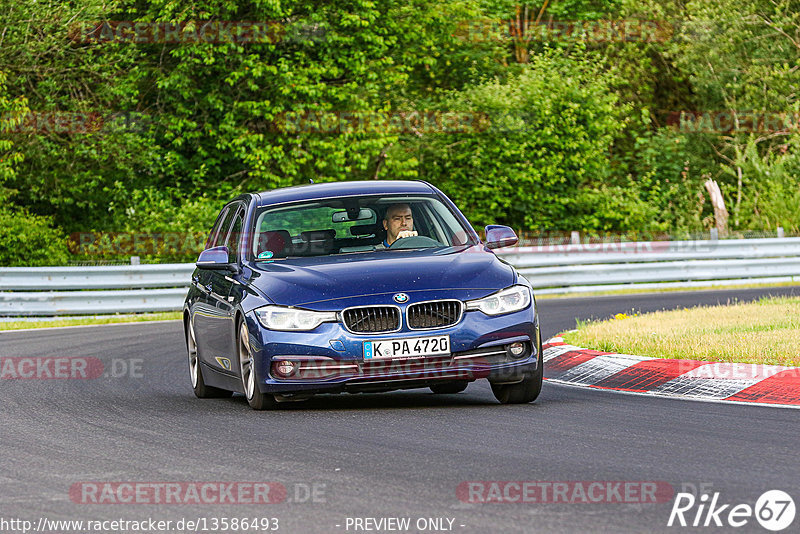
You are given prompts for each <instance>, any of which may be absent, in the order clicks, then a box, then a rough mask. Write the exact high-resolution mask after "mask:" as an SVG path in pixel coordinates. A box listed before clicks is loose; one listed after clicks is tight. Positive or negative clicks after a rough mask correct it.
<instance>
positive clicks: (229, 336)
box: [211, 204, 245, 373]
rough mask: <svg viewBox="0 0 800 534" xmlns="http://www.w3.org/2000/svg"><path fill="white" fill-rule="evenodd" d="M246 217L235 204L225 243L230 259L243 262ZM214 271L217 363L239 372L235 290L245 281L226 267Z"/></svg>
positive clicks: (213, 332)
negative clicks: (240, 258) (240, 256)
mask: <svg viewBox="0 0 800 534" xmlns="http://www.w3.org/2000/svg"><path fill="white" fill-rule="evenodd" d="M244 219H245V207H244V205H242V204H239V205H237V206H236V208H235V215H234V217H233V220H232V222H231V226H230V229H229V231H228V234H227V236H226V237H225V242H224V243H223V244H224V245H225V246H226V247H228V262H229V263H238V262H239V247H240V244H241V241H242V228H243V227H244ZM212 273H213V277H212V279H211V287H212V292H211V298H212V299H214V301H215V307H216V311H217V314H216V315H215V320H214V321H213V322H214V324H213V325H212V326H211V329H212V333H211V335H212V336H213V337H214V345H213V346H214V347H215V350H217V351H218V352H219V356H217V357H216V358H219V359H217V361H216V363H218V364H219V365H220V366H222V367H223V369H225V370H226V371H232V372H235V373H238V371H239V369H238V367H237V366H238V358H237V356H238V353H237V349H238V347H237V345H236V324H235V323H234V321H235V310H236V302H235V296H234V294H235V293H234V291H232V289H233V286H234V284H241V282H239V280H238V278H240V275H239V274H234V273H232V272H230V271H225V270H222V269H219V270H214V271H212Z"/></svg>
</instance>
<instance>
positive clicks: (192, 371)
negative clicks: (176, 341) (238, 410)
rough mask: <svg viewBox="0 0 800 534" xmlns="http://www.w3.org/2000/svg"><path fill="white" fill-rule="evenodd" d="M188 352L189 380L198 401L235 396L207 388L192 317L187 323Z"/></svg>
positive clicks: (223, 390)
mask: <svg viewBox="0 0 800 534" xmlns="http://www.w3.org/2000/svg"><path fill="white" fill-rule="evenodd" d="M185 334H186V352H187V355H188V357H189V379H190V380H191V384H192V389H193V390H194V394H195V396H196V397H197V398H198V399H224V398H225V397H230V396H231V395H233V392H232V391H228V390H227V389H220V388H215V387H212V386H207V385H206V382H205V380H204V379H203V367H202V365H200V359H199V358H198V357H197V337H196V336H195V334H194V321H192V319H191V317H189V318H188V320H187V321H186V332H185Z"/></svg>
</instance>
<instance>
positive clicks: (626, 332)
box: [564, 297, 800, 366]
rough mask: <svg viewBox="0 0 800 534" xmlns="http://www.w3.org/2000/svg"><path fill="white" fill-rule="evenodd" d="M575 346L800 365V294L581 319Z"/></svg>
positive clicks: (572, 335) (573, 335)
mask: <svg viewBox="0 0 800 534" xmlns="http://www.w3.org/2000/svg"><path fill="white" fill-rule="evenodd" d="M564 340H565V341H566V342H567V343H570V344H572V345H576V346H579V347H584V348H589V349H595V350H601V351H605V352H616V353H620V354H635V355H637V356H648V357H653V358H675V359H692V360H703V361H722V362H740V363H756V364H774V365H788V366H800V298H798V297H765V298H762V299H761V300H759V301H756V302H750V303H733V304H729V305H727V306H701V307H697V308H691V309H683V310H671V311H660V312H655V313H647V314H642V315H638V314H637V315H633V316H628V315H626V314H624V313H620V314H617V315H616V316H615V317H614V318H612V319H609V320H606V321H593V322H579V323H578V327H577V330H576V331H574V332H569V333H566V334H564Z"/></svg>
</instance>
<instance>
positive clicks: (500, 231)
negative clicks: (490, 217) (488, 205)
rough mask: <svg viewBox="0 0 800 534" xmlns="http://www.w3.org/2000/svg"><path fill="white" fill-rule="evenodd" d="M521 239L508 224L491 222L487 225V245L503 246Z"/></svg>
mask: <svg viewBox="0 0 800 534" xmlns="http://www.w3.org/2000/svg"><path fill="white" fill-rule="evenodd" d="M517 241H519V239H518V238H517V234H515V233H514V230H512V229H511V228H509V227H508V226H502V225H499V224H490V225H488V226H487V227H486V247H487V248H503V247H510V246H512V245H516V244H517Z"/></svg>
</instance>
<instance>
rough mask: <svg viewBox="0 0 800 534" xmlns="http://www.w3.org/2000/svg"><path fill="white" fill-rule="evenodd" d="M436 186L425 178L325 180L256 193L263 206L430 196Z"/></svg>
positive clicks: (259, 203)
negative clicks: (334, 199)
mask: <svg viewBox="0 0 800 534" xmlns="http://www.w3.org/2000/svg"><path fill="white" fill-rule="evenodd" d="M434 192H435V191H434V189H433V188H432V187H431V186H430V185H429V184H428V183H426V182H423V181H413V182H412V181H403V180H365V181H360V182H326V183H322V184H305V185H297V186H294V187H284V188H281V189H273V190H271V191H264V192H261V193H257V195H256V196H257V198H258V200H257V202H258V205H260V206H268V205H272V204H283V203H286V202H296V201H302V200H317V199H322V198H332V197H348V196H354V195H396V194H412V195H414V194H416V195H419V194H422V195H430V194H431V193H434Z"/></svg>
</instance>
